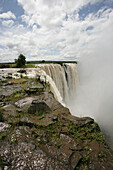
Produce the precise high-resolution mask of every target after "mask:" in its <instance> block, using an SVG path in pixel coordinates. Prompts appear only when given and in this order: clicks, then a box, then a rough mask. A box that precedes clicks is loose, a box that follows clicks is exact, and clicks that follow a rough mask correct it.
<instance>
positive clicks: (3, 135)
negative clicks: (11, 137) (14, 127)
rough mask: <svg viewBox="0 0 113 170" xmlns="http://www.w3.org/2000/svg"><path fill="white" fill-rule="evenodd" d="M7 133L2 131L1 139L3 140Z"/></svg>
mask: <svg viewBox="0 0 113 170" xmlns="http://www.w3.org/2000/svg"><path fill="white" fill-rule="evenodd" d="M6 135H7V132H2V133H1V134H0V140H1V139H4V138H5V137H6Z"/></svg>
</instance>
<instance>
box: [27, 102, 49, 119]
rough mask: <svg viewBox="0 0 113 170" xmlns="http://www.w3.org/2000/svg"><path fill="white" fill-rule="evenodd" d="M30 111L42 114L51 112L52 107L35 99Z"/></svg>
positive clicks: (38, 114)
mask: <svg viewBox="0 0 113 170" xmlns="http://www.w3.org/2000/svg"><path fill="white" fill-rule="evenodd" d="M28 113H30V114H36V115H37V116H40V115H41V114H46V113H51V109H50V107H49V106H48V105H47V104H46V103H45V102H43V101H38V100H33V101H32V105H31V106H30V107H29V109H28Z"/></svg>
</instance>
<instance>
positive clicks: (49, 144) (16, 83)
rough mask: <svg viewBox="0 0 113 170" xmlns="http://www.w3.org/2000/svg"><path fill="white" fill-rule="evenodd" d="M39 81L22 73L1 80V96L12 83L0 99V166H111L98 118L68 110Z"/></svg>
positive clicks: (56, 169) (43, 169) (70, 169)
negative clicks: (18, 77)
mask: <svg viewBox="0 0 113 170" xmlns="http://www.w3.org/2000/svg"><path fill="white" fill-rule="evenodd" d="M4 83H5V84H4ZM31 83H32V86H31ZM39 84H40V83H39V82H38V81H36V80H33V79H26V80H25V78H24V79H19V80H10V83H9V82H8V81H6V82H3V83H2V82H1V83H0V85H1V86H0V92H1V96H2V94H5V92H6V90H7V89H9V86H10V89H11V90H10V93H9V92H8V93H7V94H5V95H4V96H3V97H2V98H1V100H0V169H15V170H16V169H18V170H23V169H31V170H32V169H33V170H35V169H36V170H78V169H80V170H87V169H89V170H100V169H103V170H104V169H105V170H112V169H113V155H112V151H111V150H110V148H109V147H108V146H107V144H106V142H105V139H104V137H103V135H102V133H101V131H100V128H99V126H98V124H97V123H95V122H94V120H93V119H91V118H89V117H83V118H78V117H75V116H72V115H71V114H70V112H69V109H67V108H65V107H63V106H62V105H61V104H60V103H59V102H57V101H56V100H55V98H54V96H53V94H52V93H51V92H50V90H49V87H44V86H43V85H42V86H41V85H39ZM39 86H40V88H42V89H43V90H41V89H40V90H39V88H37V87H39ZM31 87H32V88H31ZM20 89H21V91H20ZM28 91H29V92H28Z"/></svg>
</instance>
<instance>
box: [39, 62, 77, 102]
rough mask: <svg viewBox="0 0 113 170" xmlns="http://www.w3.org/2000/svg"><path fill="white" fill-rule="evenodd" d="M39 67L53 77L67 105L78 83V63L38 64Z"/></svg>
mask: <svg viewBox="0 0 113 170" xmlns="http://www.w3.org/2000/svg"><path fill="white" fill-rule="evenodd" d="M36 67H37V68H41V69H43V70H44V71H45V72H46V74H47V75H48V76H49V77H51V78H52V79H53V81H54V83H55V85H56V87H57V88H58V91H59V92H60V94H61V96H62V98H63V102H64V103H65V104H66V105H67V104H68V103H69V100H70V97H71V98H72V96H73V94H75V90H76V84H77V64H76V63H62V64H38V65H36Z"/></svg>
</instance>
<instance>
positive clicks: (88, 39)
mask: <svg viewBox="0 0 113 170" xmlns="http://www.w3.org/2000/svg"><path fill="white" fill-rule="evenodd" d="M110 28H113V0H84V1H83V0H78V1H74V0H61V1H59V0H29V1H28V0H0V62H10V61H14V59H15V58H17V57H18V55H19V54H20V53H23V54H24V55H25V56H26V58H27V60H76V59H78V58H79V57H82V56H83V55H90V53H92V52H93V50H94V49H96V47H98V41H99V42H100V40H101V41H102V43H103V40H104V41H105V43H106V41H108V42H107V43H109V46H112V44H113V31H111V29H110ZM108 34H110V36H109V35H108ZM107 35H108V37H109V40H108V37H107ZM100 43H101V42H100ZM100 51H102V52H103V53H104V50H103V49H100Z"/></svg>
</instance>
